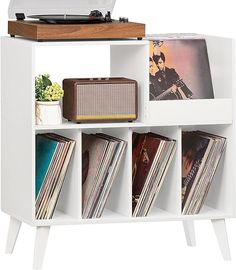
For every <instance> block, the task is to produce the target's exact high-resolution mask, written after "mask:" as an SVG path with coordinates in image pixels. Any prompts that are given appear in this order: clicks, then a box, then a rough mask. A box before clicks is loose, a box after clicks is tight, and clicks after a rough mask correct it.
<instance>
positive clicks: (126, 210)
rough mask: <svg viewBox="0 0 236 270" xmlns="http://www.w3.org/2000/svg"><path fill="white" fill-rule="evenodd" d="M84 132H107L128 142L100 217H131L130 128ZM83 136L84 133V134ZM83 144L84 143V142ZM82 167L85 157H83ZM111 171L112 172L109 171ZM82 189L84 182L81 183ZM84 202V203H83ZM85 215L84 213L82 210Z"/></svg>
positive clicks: (84, 131)
mask: <svg viewBox="0 0 236 270" xmlns="http://www.w3.org/2000/svg"><path fill="white" fill-rule="evenodd" d="M82 132H83V134H89V135H91V134H99V133H100V134H105V135H109V136H112V137H115V138H118V139H121V140H123V141H125V142H126V149H125V150H124V153H123V155H122V157H121V161H120V165H119V167H118V171H117V174H116V176H115V178H114V181H113V184H112V187H111V190H110V193H109V196H108V198H107V201H106V204H105V207H104V211H103V212H102V215H101V217H100V219H113V218H114V219H117V218H118V219H119V218H124V217H131V211H132V208H131V202H132V201H131V198H132V195H131V194H132V190H131V184H132V170H131V167H132V163H131V161H132V152H131V151H132V145H131V144H132V137H131V131H130V130H129V128H102V129H88V130H87V129H85V130H83V131H82ZM82 136H83V135H82ZM82 144H83V143H82ZM82 168H84V166H83V159H82ZM109 173H110V172H109ZM81 189H82V183H81ZM82 201H83V198H82ZM82 201H81V203H82ZM82 204H83V203H82ZM81 215H82V216H83V213H82V212H81Z"/></svg>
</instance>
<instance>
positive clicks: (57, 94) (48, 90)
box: [35, 74, 64, 101]
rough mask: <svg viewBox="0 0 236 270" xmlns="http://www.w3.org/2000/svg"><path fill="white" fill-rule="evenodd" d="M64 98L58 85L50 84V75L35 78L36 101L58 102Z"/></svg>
mask: <svg viewBox="0 0 236 270" xmlns="http://www.w3.org/2000/svg"><path fill="white" fill-rule="evenodd" d="M63 96H64V91H63V89H62V88H61V86H60V85H59V84H58V83H52V82H51V80H50V75H48V74H44V75H39V76H37V77H35V98H36V100H37V101H58V100H60V99H61V98H62V97H63Z"/></svg>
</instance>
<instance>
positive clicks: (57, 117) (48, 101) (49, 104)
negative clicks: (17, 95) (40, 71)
mask: <svg viewBox="0 0 236 270" xmlns="http://www.w3.org/2000/svg"><path fill="white" fill-rule="evenodd" d="M63 96H64V91H63V89H62V88H61V86H60V85H59V84H58V83H52V82H51V80H50V75H48V74H44V75H39V76H37V77H35V99H36V104H35V118H36V124H37V125H58V124H61V123H62V114H61V107H60V99H61V98H62V97H63Z"/></svg>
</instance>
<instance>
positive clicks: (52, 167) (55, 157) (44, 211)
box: [35, 133, 75, 219]
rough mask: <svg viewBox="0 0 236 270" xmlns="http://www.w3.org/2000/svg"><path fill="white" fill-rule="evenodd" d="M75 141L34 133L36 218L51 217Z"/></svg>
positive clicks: (51, 134) (58, 136)
mask: <svg viewBox="0 0 236 270" xmlns="http://www.w3.org/2000/svg"><path fill="white" fill-rule="evenodd" d="M74 147H75V141H73V140H71V139H68V138H65V137H62V136H60V135H57V134H53V133H48V134H38V135H36V185H35V187H36V190H35V195H36V205H35V208H36V212H35V215H36V218H37V219H51V218H52V217H53V214H54V211H55V207H56V204H57V201H58V198H59V195H60V192H61V189H62V186H63V183H64V180H65V176H66V172H67V168H68V165H69V163H70V159H71V156H72V153H73V149H74Z"/></svg>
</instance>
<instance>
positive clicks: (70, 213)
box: [1, 36, 236, 269]
mask: <svg viewBox="0 0 236 270" xmlns="http://www.w3.org/2000/svg"><path fill="white" fill-rule="evenodd" d="M204 38H206V41H207V46H208V54H209V60H210V67H211V72H212V80H213V86H214V94H215V99H209V100H207V99H205V100H182V101H156V102H150V101H149V73H148V72H149V42H148V41H147V40H142V41H139V40H118V41H81V42H77V41H75V42H33V41H29V40H24V39H20V38H10V37H3V38H2V40H1V45H2V46H1V49H2V67H1V70H2V74H1V75H2V76H1V78H2V81H1V84H2V196H1V197H2V210H3V211H4V212H5V213H7V214H8V215H9V216H10V225H9V234H8V239H7V245H6V252H7V253H12V251H13V249H14V245H15V242H16V239H17V236H18V233H19V230H20V226H21V223H22V222H25V223H27V224H29V225H31V226H34V227H35V228H36V240H35V255H34V256H35V257H34V269H40V268H41V266H42V262H43V257H44V253H45V248H46V244H47V238H48V235H49V231H50V228H51V226H54V225H73V224H75V225H77V224H87V223H121V222H158V221H181V222H183V226H184V230H185V234H186V239H187V243H188V245H191V246H193V245H195V232H194V221H195V220H200V219H205V220H210V221H211V222H212V224H213V228H214V230H215V233H216V236H217V239H218V242H219V246H220V248H221V251H222V255H223V257H224V259H225V260H229V259H230V251H229V246H228V240H227V233H226V227H225V219H226V218H234V217H236V186H235V184H236V181H235V180H236V178H235V164H236V156H235V155H236V150H235V149H236V146H235V138H236V134H235V133H236V132H235V107H236V106H235V105H236V104H235V83H234V41H233V40H232V39H227V38H221V37H211V36H204ZM42 73H49V74H50V75H51V78H52V80H53V81H56V82H62V80H63V79H64V78H67V77H106V76H125V77H128V78H132V79H135V80H137V81H138V83H139V117H138V120H137V121H135V122H133V123H106V124H74V123H71V122H67V121H64V122H63V124H61V125H58V126H36V125H35V116H34V115H35V96H34V92H35V91H34V78H35V76H36V75H39V74H42ZM195 129H200V130H204V131H208V132H213V133H216V134H218V135H222V136H225V137H227V140H228V144H227V148H226V152H225V154H224V156H223V158H222V160H221V163H220V166H219V168H218V171H217V174H216V175H215V178H214V181H213V183H212V186H211V188H210V192H209V194H208V196H207V199H206V202H205V205H204V207H203V209H202V210H201V212H200V214H198V215H190V216H184V215H182V214H181V134H182V130H195ZM49 131H50V132H55V133H58V134H62V135H65V136H68V137H70V138H73V139H75V140H76V143H77V144H76V148H75V152H74V155H73V158H72V162H71V164H70V167H69V169H68V173H67V177H66V180H65V185H64V186H63V190H62V193H61V195H60V200H59V202H58V205H57V208H56V213H55V215H54V217H53V218H52V219H50V220H36V219H35V193H34V190H35V134H37V133H46V132H49ZM133 131H147V132H148V131H153V132H157V133H161V134H163V135H166V136H169V137H171V138H174V139H176V140H177V151H176V154H175V157H174V159H173V162H172V164H171V167H170V169H169V171H168V174H167V176H166V179H165V182H164V185H163V187H162V189H161V192H160V193H159V196H158V198H157V200H156V203H155V207H154V208H153V210H152V211H151V213H150V214H149V215H148V217H144V218H133V217H132V132H133ZM83 132H85V133H96V132H103V133H107V134H111V135H114V136H117V137H120V138H122V139H125V140H126V141H127V142H128V148H127V151H126V153H125V157H124V160H123V163H122V165H121V168H120V170H119V173H118V176H117V179H116V181H115V185H114V186H113V189H112V192H111V194H110V196H109V200H108V203H107V205H106V209H105V211H104V213H103V216H102V217H101V218H100V219H89V220H84V219H82V217H81V201H82V200H81V199H82V198H81V193H82V192H81V190H82V181H81V172H82V160H81V135H82V133H83Z"/></svg>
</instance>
